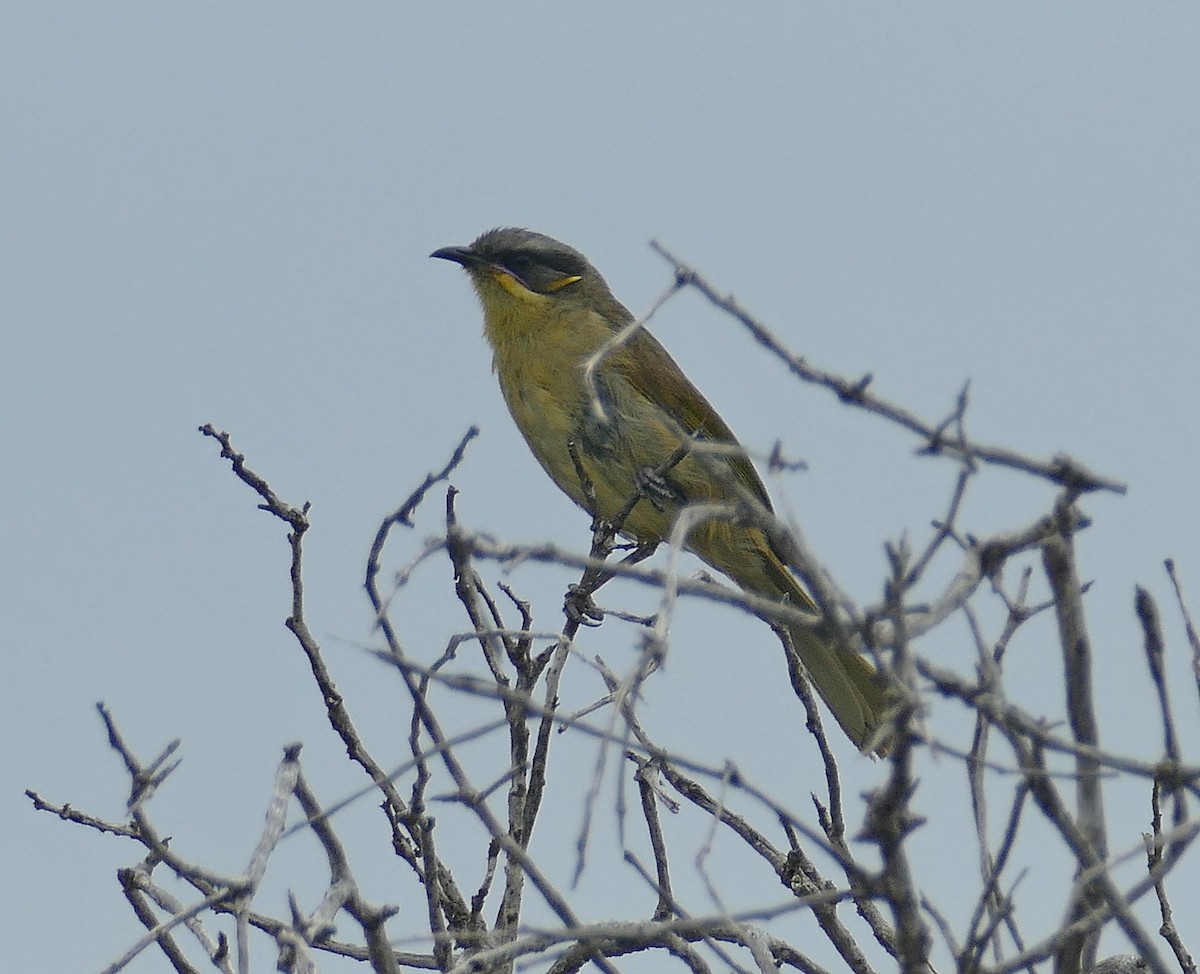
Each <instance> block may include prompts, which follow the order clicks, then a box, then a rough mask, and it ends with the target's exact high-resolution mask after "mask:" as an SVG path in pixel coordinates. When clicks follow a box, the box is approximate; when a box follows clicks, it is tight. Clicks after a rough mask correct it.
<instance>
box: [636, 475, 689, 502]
mask: <svg viewBox="0 0 1200 974" xmlns="http://www.w3.org/2000/svg"><path fill="white" fill-rule="evenodd" d="M637 486H638V493H639V494H640V495H641V496H642V497H644V498H646V500H648V501H649V502H650V503H651V504H653V505H654V509H655V510H656V511H658V512H659V513H662V512H663V511H665V510H666V509H667V504H668V503H672V502H675V503H678V502H679V500H680V499H681V498H680V496H679V491H677V490H676V489H675V488H674V487H672V486H671V485H670V484H669V483H668V482H667V478H666V477H664V476H663V475H662V474H661V473H660V472H659V471H658V470H656V469H655V468H654V467H638V470H637Z"/></svg>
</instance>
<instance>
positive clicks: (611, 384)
mask: <svg viewBox="0 0 1200 974" xmlns="http://www.w3.org/2000/svg"><path fill="white" fill-rule="evenodd" d="M431 256H433V257H439V258H442V259H444V260H450V261H454V262H455V263H456V264H460V265H461V266H462V267H463V268H464V269H465V270H466V271H467V273H468V274H469V275H470V277H471V283H472V284H473V285H474V286H475V290H476V292H477V293H478V295H479V300H480V302H481V303H482V305H483V328H484V334H485V335H486V336H487V340H488V342H489V344H490V345H491V347H492V352H493V356H494V357H493V367H494V369H495V371H496V374H497V376H498V377H499V379H500V389H501V392H502V393H503V395H504V401H505V402H506V403H507V404H508V409H509V412H510V413H512V417H513V419H514V420H515V421H516V424H517V427H518V428H519V429H520V431H521V433H522V434H523V435H524V437H525V441H526V442H527V443H528V444H529V448H530V449H531V450H532V451H533V455H534V456H535V457H536V458H537V460H538V462H539V463H541V465H542V467H544V468H545V470H546V472H547V473H548V474H549V475H550V477H551V479H552V480H553V481H554V482H555V483H556V484H557V485H558V486H559V487H560V488H561V489H562V490H563V491H565V492H566V494H567V495H568V496H569V497H570V498H571V499H572V500H574V501H575V502H576V503H577V504H579V505H580V506H581V507H583V508H584V509H585V510H588V511H589V513H591V514H593V515H594V516H596V515H598V516H600V517H607V518H611V517H613V516H614V515H616V514H617V513H618V512H620V511H621V510H623V509H624V508H625V507H626V506H627V504H628V503H629V502H630V500H631V499H632V498H634V497H638V498H639V499H638V500H637V502H636V503H635V504H634V506H633V507H632V508H631V509H630V510H629V511H628V514H627V515H626V517H625V520H624V522H623V523H622V525H621V532H622V533H623V534H625V535H627V536H629V537H632V538H633V539H635V540H636V541H638V542H640V543H643V544H650V543H654V542H659V541H666V540H668V539H669V538H670V536H671V532H672V529H673V526H674V525H675V523H676V521H677V519H678V518H679V517H680V515H681V513H682V512H684V511H685V510H686V509H687V508H689V507H692V509H693V511H695V510H696V507H695V505H701V504H703V505H717V506H718V507H717V508H712V509H710V510H711V511H712V513H711V516H708V515H706V516H703V517H698V518H697V523H696V524H695V525H694V526H691V527H690V529H689V531H688V533H687V535H686V539H685V544H686V547H687V548H688V549H690V550H691V551H693V552H695V553H696V554H697V555H699V556H700V557H701V558H702V559H704V561H706V562H707V563H708V564H709V565H711V566H712V567H713V568H715V569H717V570H718V571H720V572H722V573H724V574H725V575H727V576H729V577H730V578H731V579H733V580H734V581H735V582H736V583H737V584H738V585H739V586H741V588H742V589H744V590H745V591H747V592H750V593H753V594H755V595H758V596H762V597H765V598H770V599H775V600H779V601H786V602H788V603H790V604H791V605H793V606H796V607H798V608H800V609H804V610H808V611H810V612H812V613H814V622H816V621H817V620H818V619H819V615H816V612H817V607H816V605H815V603H814V602H813V600H812V598H811V597H810V596H809V594H808V593H807V592H806V591H805V590H804V587H803V586H802V585H801V583H800V581H799V580H798V579H797V578H796V577H795V576H794V575H793V574H792V573H791V572H790V571H789V570H788V568H787V565H786V562H785V560H784V559H783V558H782V557H781V556H780V554H779V552H778V551H777V550H776V548H775V546H773V545H772V542H771V539H770V536H769V534H768V533H767V532H766V531H765V530H764V529H763V527H762V526H761V521H760V522H759V523H755V518H753V517H750V518H746V517H735V516H734V514H735V513H736V512H737V510H738V509H739V506H740V508H741V509H742V510H744V509H745V505H746V503H747V502H749V503H751V504H753V505H761V509H762V510H763V511H765V512H766V513H767V515H768V516H769V514H770V511H771V502H770V500H769V498H768V497H767V491H766V488H765V487H764V486H763V482H762V480H761V479H760V478H759V476H758V473H757V472H756V471H755V469H754V466H753V465H752V464H751V462H750V460H749V458H748V457H747V455H746V452H745V450H743V449H742V448H741V446H740V445H739V444H738V441H737V438H736V437H735V436H734V435H733V432H732V431H731V430H730V429H729V427H728V426H727V425H726V424H725V422H724V420H722V419H721V417H720V416H719V415H717V412H716V410H715V409H713V407H712V406H710V405H709V403H708V400H706V399H705V398H704V396H702V395H701V394H700V392H699V390H697V389H696V387H695V386H693V385H692V383H691V382H690V381H689V380H688V378H687V376H685V375H684V374H683V371H682V370H681V369H680V368H679V366H678V365H676V364H675V361H674V359H672V358H671V356H670V355H669V354H668V353H667V351H666V349H665V348H663V347H662V345H660V344H659V343H658V341H657V340H656V339H655V338H654V337H653V336H652V335H651V334H650V333H649V332H648V331H646V330H645V329H644V328H641V327H637V328H632V329H630V328H628V326H630V325H631V324H632V323H633V322H634V320H635V319H634V316H633V315H632V314H630V312H629V311H628V310H627V309H626V308H625V307H624V306H623V305H622V304H621V303H620V302H619V301H617V299H616V298H615V297H613V294H612V292H611V291H610V290H609V288H608V285H607V284H606V283H605V281H604V278H603V277H601V276H600V273H599V272H598V271H597V270H596V269H595V268H594V267H593V266H592V265H591V264H590V263H589V262H588V260H587V258H586V257H584V256H583V254H581V253H580V252H579V251H578V250H575V249H574V248H572V247H568V246H567V245H566V244H563V243H560V242H559V241H557V240H554V239H552V238H550V237H547V236H545V235H543V234H540V233H534V232H533V231H530V230H521V229H515V228H501V229H497V230H490V231H488V232H487V233H485V234H483V235H482V236H481V237H479V239H477V240H476V241H475V242H474V243H472V244H471V245H470V246H468V247H444V248H442V249H441V250H436V251H434V253H433V254H432V255H431ZM623 330H625V331H623ZM589 363H590V364H589ZM673 457H676V458H679V459H678V460H677V462H675V463H673V464H669V461H670V459H671V458H673ZM664 466H669V468H668V469H663V468H664ZM593 505H594V506H595V507H596V508H598V509H597V510H592V507H593ZM772 625H773V626H774V627H775V628H776V630H777V631H778V632H780V635H781V637H784V638H785V645H786V644H787V643H788V642H789V641H790V644H791V646H792V647H794V649H795V652H796V654H798V656H799V658H800V659H801V660H802V661H803V663H804V667H805V669H806V670H807V672H808V675H809V676H810V678H811V680H812V682H813V684H814V685H815V686H816V688H817V690H818V691H819V693H820V695H821V697H822V698H823V699H824V701H825V703H826V704H827V705H828V706H829V709H830V710H831V711H832V712H833V715H834V717H835V718H836V719H837V722H838V723H839V724H840V725H841V727H842V729H843V730H844V731H845V732H846V734H847V735H848V736H849V737H850V739H851V740H852V741H853V742H854V743H855V744H856V745H857V746H858V747H860V748H868V747H871V748H873V749H875V750H880V751H882V750H884V749H885V745H883V744H882V742H880V741H878V740H873V737H874V736H875V731H876V729H877V727H878V725H879V720H880V716H881V714H882V712H883V709H884V705H885V701H884V685H883V681H882V680H881V678H880V677H879V675H878V674H877V673H876V672H875V669H874V667H872V665H871V664H870V663H869V662H868V661H867V660H866V659H865V658H864V657H863V656H861V655H860V654H858V653H855V652H854V651H852V650H851V649H850V648H849V647H848V646H846V645H845V644H844V641H842V640H839V639H834V638H831V637H830V636H828V635H826V634H818V632H817V631H816V630H815V628H814V627H813V626H809V625H805V624H802V623H798V622H797V623H789V624H781V623H772Z"/></svg>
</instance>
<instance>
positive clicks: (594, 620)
mask: <svg viewBox="0 0 1200 974" xmlns="http://www.w3.org/2000/svg"><path fill="white" fill-rule="evenodd" d="M563 611H564V612H565V613H566V614H567V618H568V619H570V620H571V621H572V622H574V623H576V624H577V625H581V626H593V627H594V626H598V625H600V623H601V622H603V621H604V610H603V609H601V608H600V607H599V606H598V605H596V603H595V602H594V601H593V600H592V596H591V593H590V592H585V591H583V589H581V588H580V587H579V586H578V585H571V586H570V587H569V588H568V589H567V595H566V598H565V599H564V600H563Z"/></svg>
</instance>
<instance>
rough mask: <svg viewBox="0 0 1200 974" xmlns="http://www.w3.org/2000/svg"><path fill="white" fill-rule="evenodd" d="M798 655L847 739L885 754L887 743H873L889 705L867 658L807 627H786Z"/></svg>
mask: <svg viewBox="0 0 1200 974" xmlns="http://www.w3.org/2000/svg"><path fill="white" fill-rule="evenodd" d="M787 633H788V635H789V636H790V637H791V643H792V646H793V647H794V648H795V650H796V655H797V656H799V657H800V661H801V662H802V663H803V664H804V668H805V669H806V670H807V671H808V673H807V675H808V678H809V680H810V682H811V683H812V684H813V685H814V686H815V687H816V688H817V692H818V693H819V694H820V695H821V699H822V700H824V701H825V703H826V705H828V707H829V709H830V710H831V711H833V716H834V717H835V718H836V719H837V722H838V724H839V725H840V726H841V728H842V730H844V731H845V732H846V736H847V737H849V738H850V740H852V741H853V742H854V744H855V746H857V747H858V748H859V750H867V749H868V747H870V750H871V752H872V753H875V754H880V755H883V754H886V753H887V751H888V742H887V741H886V740H882V741H880V740H874V738H876V737H877V735H876V731H877V730H878V729H879V723H880V720H881V718H882V717H883V711H884V709H885V708H886V706H887V699H886V691H885V688H884V683H883V680H882V679H881V678H880V676H879V674H878V673H876V672H875V667H873V666H872V665H871V664H870V663H869V662H868V661H867V659H866V658H865V657H863V656H861V655H860V654H858V653H856V652H854V651H853V650H851V649H849V648H848V647H846V648H841V647H839V646H838V645H837V644H836V643H833V642H831V641H828V640H826V639H825V638H823V637H822V636H820V635H819V634H818V633H816V632H814V631H813V630H812V629H810V628H808V627H807V626H804V625H800V624H798V623H797V624H795V625H791V626H788V627H787Z"/></svg>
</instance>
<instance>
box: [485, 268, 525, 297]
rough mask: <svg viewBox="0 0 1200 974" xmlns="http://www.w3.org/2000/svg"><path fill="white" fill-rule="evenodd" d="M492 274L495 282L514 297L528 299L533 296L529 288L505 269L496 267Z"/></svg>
mask: <svg viewBox="0 0 1200 974" xmlns="http://www.w3.org/2000/svg"><path fill="white" fill-rule="evenodd" d="M492 275H493V276H494V277H495V278H496V283H497V284H499V285H500V286H501V287H502V288H504V290H506V291H507V292H508V293H509V294H511V295H512V296H513V297H514V298H524V299H525V300H526V301H528V300H529V299H530V298H531V297H533V296H534V294H533V292H532V291H531V290H529V288H527V287H526V286H525V285H524V284H522V283H521V282H520V281H518V280H517V279H516V278H515V277H513V276H512V275H511V274H509V273H507V272H506V271H502V270H500V269H499V268H497V269H495V270H494V271H492Z"/></svg>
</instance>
